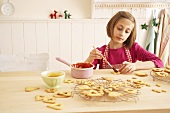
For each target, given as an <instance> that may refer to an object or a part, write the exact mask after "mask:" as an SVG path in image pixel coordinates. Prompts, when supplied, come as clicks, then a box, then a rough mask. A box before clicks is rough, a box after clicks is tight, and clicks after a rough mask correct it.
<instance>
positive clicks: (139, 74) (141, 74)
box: [134, 71, 148, 77]
mask: <svg viewBox="0 0 170 113" xmlns="http://www.w3.org/2000/svg"><path fill="white" fill-rule="evenodd" d="M134 74H135V75H137V76H140V77H144V76H148V74H146V73H144V72H137V71H136V72H134Z"/></svg>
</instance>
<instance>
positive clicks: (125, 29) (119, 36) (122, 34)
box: [112, 18, 134, 44]
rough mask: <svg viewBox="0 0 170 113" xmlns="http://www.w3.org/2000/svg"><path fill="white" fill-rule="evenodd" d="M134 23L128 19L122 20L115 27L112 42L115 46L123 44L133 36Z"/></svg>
mask: <svg viewBox="0 0 170 113" xmlns="http://www.w3.org/2000/svg"><path fill="white" fill-rule="evenodd" d="M133 28H134V23H133V22H132V21H130V20H128V19H125V18H122V19H120V20H119V21H118V23H117V24H116V25H115V27H114V29H113V30H114V31H113V32H114V34H113V37H112V41H113V43H115V44H123V42H125V41H126V40H127V38H128V37H129V35H130V34H131V32H132V30H133Z"/></svg>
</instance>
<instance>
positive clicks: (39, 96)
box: [35, 95, 44, 101]
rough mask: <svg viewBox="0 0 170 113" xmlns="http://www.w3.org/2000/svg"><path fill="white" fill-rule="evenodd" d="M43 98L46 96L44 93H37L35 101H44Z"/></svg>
mask: <svg viewBox="0 0 170 113" xmlns="http://www.w3.org/2000/svg"><path fill="white" fill-rule="evenodd" d="M43 98H44V96H43V95H36V96H35V101H42V100H43Z"/></svg>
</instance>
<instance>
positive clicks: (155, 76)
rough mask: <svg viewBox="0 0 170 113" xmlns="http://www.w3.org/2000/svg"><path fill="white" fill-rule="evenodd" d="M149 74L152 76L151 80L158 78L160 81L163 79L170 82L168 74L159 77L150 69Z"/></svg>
mask: <svg viewBox="0 0 170 113" xmlns="http://www.w3.org/2000/svg"><path fill="white" fill-rule="evenodd" d="M150 75H151V76H152V77H153V81H155V80H160V81H163V82H167V83H170V74H169V75H168V76H166V77H159V76H157V75H156V74H155V72H154V71H151V72H150Z"/></svg>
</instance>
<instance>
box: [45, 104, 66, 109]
mask: <svg viewBox="0 0 170 113" xmlns="http://www.w3.org/2000/svg"><path fill="white" fill-rule="evenodd" d="M47 107H48V108H52V109H55V110H61V109H63V104H58V103H56V104H49V105H47Z"/></svg>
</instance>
